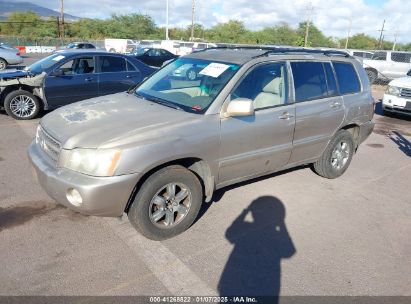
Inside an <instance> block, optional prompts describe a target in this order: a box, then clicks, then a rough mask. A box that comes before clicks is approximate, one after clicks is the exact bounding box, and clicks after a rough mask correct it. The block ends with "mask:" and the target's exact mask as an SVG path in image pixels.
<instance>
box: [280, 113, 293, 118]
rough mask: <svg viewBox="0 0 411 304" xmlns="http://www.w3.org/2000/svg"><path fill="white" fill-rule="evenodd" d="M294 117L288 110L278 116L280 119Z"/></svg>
mask: <svg viewBox="0 0 411 304" xmlns="http://www.w3.org/2000/svg"><path fill="white" fill-rule="evenodd" d="M293 117H294V115H291V114H290V113H288V112H284V113H283V114H281V115H280V116H278V118H279V119H290V118H293Z"/></svg>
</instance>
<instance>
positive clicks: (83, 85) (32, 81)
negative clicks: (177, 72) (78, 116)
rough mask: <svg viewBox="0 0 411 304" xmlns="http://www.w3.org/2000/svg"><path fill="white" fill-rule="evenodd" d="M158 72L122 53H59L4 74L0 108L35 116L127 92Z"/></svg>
mask: <svg viewBox="0 0 411 304" xmlns="http://www.w3.org/2000/svg"><path fill="white" fill-rule="evenodd" d="M154 71H155V69H153V68H152V67H149V66H148V65H146V64H144V63H142V62H140V61H138V60H137V59H135V58H133V57H130V56H126V55H121V54H113V53H108V52H101V51H84V50H81V51H64V52H57V53H55V54H53V55H50V56H48V57H46V58H43V59H41V60H39V61H37V62H35V63H33V64H32V65H30V66H28V67H26V68H25V69H24V70H22V71H10V72H3V73H0V107H3V108H4V109H5V110H6V112H7V114H9V115H10V116H11V117H13V118H15V119H32V118H34V117H36V116H37V114H38V113H39V110H40V109H45V110H50V109H55V108H57V107H60V106H63V105H66V104H69V103H73V102H76V101H80V100H84V99H88V98H92V97H96V96H102V95H107V94H113V93H118V92H121V91H126V90H127V89H129V88H130V87H131V86H133V85H135V84H138V83H140V82H141V81H142V80H143V79H144V78H145V77H147V76H149V75H151V74H152V73H153V72H154Z"/></svg>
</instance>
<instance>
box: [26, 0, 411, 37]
mask: <svg viewBox="0 0 411 304" xmlns="http://www.w3.org/2000/svg"><path fill="white" fill-rule="evenodd" d="M32 2H33V3H36V4H39V5H42V6H47V7H49V8H51V9H55V10H59V4H60V1H57V0H32ZM310 2H311V3H312V5H313V7H314V14H313V22H314V24H315V25H317V26H318V27H319V28H320V30H321V31H322V32H323V33H324V34H325V35H327V36H336V37H345V36H346V34H347V31H348V27H349V20H350V18H351V20H352V23H351V34H352V35H353V34H356V33H365V34H367V35H371V36H373V37H376V38H378V36H379V31H378V30H379V29H380V28H381V26H382V22H383V20H384V19H385V20H386V24H385V29H386V31H385V32H384V36H385V39H387V40H393V39H394V34H395V33H396V32H397V34H398V41H400V42H411V1H409V0H375V3H374V4H372V5H366V4H365V3H364V0H339V1H337V0H311V1H310ZM310 2H309V1H308V0H295V1H284V0H254V1H250V0H229V1H222V0H208V1H205V0H196V14H195V19H196V22H199V23H201V24H203V25H204V26H205V27H211V26H213V25H215V24H217V23H218V22H226V21H228V20H229V19H238V20H242V21H243V22H244V23H245V25H246V27H247V28H250V29H253V30H257V29H261V28H263V27H266V26H275V25H277V24H279V23H280V22H287V23H288V24H290V25H291V26H294V27H295V26H297V25H298V23H299V22H301V21H304V20H305V19H306V18H307V7H308V4H309V3H310ZM369 2H370V1H367V3H369ZM64 3H65V8H66V12H67V13H70V14H72V15H76V16H80V17H96V18H107V17H109V16H110V15H111V14H129V13H143V14H148V15H150V16H152V17H153V18H154V20H155V22H156V23H157V24H158V25H164V24H165V17H166V16H165V7H166V0H144V1H135V0H122V1H119V0H99V1H88V2H85V1H84V0H65V1H64ZM169 3H170V9H169V11H170V24H171V25H173V26H178V27H182V26H187V25H189V24H191V0H169Z"/></svg>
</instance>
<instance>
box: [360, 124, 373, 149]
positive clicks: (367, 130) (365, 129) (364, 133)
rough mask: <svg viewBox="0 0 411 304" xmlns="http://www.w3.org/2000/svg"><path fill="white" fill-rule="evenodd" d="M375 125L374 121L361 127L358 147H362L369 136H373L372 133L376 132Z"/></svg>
mask: <svg viewBox="0 0 411 304" xmlns="http://www.w3.org/2000/svg"><path fill="white" fill-rule="evenodd" d="M374 125H375V123H374V122H373V121H372V120H370V121H367V122H366V123H363V124H362V125H360V134H359V141H358V145H360V144H361V143H362V142H363V141H364V140H366V139H367V138H368V136H370V135H371V133H372V131H373V130H374Z"/></svg>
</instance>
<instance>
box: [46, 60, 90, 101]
mask: <svg viewBox="0 0 411 304" xmlns="http://www.w3.org/2000/svg"><path fill="white" fill-rule="evenodd" d="M95 62H96V60H95V57H94V56H86V55H83V56H76V57H74V58H73V57H72V58H70V59H69V60H66V61H65V62H63V63H62V64H61V65H60V66H57V67H56V69H60V70H62V72H63V74H62V75H60V76H53V75H50V74H49V75H47V76H46V78H45V82H44V90H45V95H46V99H47V103H48V105H49V107H50V108H55V107H59V106H62V105H65V104H68V103H72V102H76V101H80V100H84V99H87V98H92V97H96V96H98V74H96V73H95Z"/></svg>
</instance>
